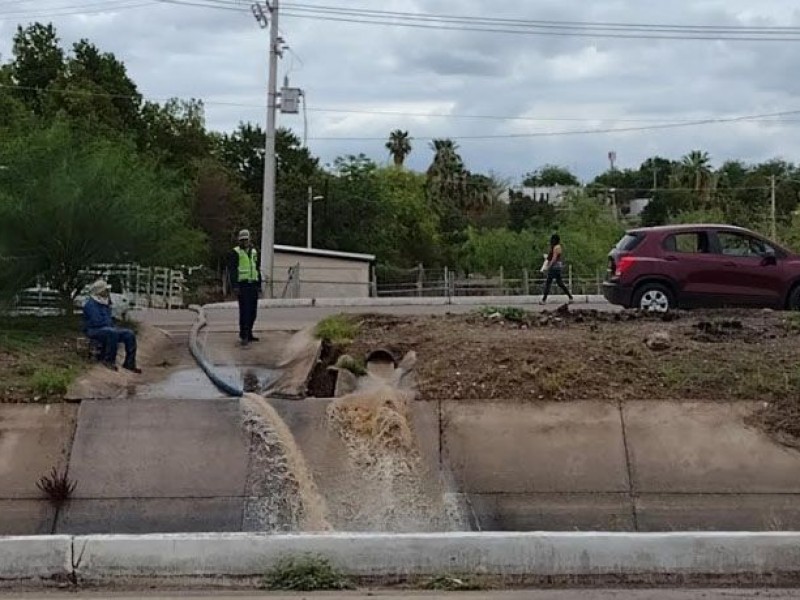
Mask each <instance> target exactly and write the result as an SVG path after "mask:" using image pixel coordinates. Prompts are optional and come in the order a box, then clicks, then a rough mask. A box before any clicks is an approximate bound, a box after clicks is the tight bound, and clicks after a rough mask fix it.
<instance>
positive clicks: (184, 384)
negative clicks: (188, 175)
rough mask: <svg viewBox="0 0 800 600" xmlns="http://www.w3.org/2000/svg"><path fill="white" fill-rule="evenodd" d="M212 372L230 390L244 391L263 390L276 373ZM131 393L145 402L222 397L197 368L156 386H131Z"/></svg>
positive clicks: (259, 370) (253, 370)
mask: <svg viewBox="0 0 800 600" xmlns="http://www.w3.org/2000/svg"><path fill="white" fill-rule="evenodd" d="M214 371H215V372H216V373H217V374H218V375H219V376H220V377H221V378H222V379H225V380H226V381H228V382H230V383H231V384H233V385H234V387H238V388H243V389H244V390H245V391H248V392H260V391H263V390H265V389H267V387H268V386H269V385H270V383H272V382H273V381H274V380H275V378H276V377H277V375H278V372H277V371H275V370H273V369H266V368H264V367H247V366H242V367H231V366H217V367H214ZM131 394H133V395H135V396H136V397H137V398H145V399H156V398H159V399H185V398H191V399H193V400H214V399H218V398H225V397H226V396H225V394H223V393H222V392H220V391H219V390H218V389H217V388H216V387H215V386H214V384H213V383H211V381H210V380H209V379H208V377H207V376H206V374H205V373H204V372H203V370H202V369H200V368H199V367H187V368H183V369H178V370H176V371H174V372H172V373H170V375H169V376H168V377H167V378H166V379H164V380H163V381H160V382H158V383H153V384H146V385H140V386H135V387H133V388H132V389H131Z"/></svg>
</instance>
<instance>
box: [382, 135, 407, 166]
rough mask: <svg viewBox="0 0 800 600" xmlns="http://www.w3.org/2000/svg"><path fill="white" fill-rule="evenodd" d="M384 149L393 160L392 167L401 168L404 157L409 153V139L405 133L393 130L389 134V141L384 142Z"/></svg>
mask: <svg viewBox="0 0 800 600" xmlns="http://www.w3.org/2000/svg"><path fill="white" fill-rule="evenodd" d="M386 149H387V150H389V154H390V155H391V156H392V159H393V160H394V166H396V167H398V168H399V167H402V166H403V163H404V162H405V160H406V157H407V156H408V155H409V154H410V153H411V138H410V137H409V136H408V132H407V131H403V130H402V129H395V130H394V131H392V132H391V133H390V134H389V141H388V142H386Z"/></svg>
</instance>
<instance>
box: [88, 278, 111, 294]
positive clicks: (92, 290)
mask: <svg viewBox="0 0 800 600" xmlns="http://www.w3.org/2000/svg"><path fill="white" fill-rule="evenodd" d="M110 289H111V286H110V285H108V283H107V282H106V281H105V280H103V279H98V280H97V281H95V282H94V283H93V284H92V285H91V286H90V287H89V294H90V295H92V296H97V295H99V294H102V293H103V292H105V291H106V290H110Z"/></svg>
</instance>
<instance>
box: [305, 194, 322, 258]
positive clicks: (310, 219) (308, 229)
mask: <svg viewBox="0 0 800 600" xmlns="http://www.w3.org/2000/svg"><path fill="white" fill-rule="evenodd" d="M323 198H324V196H315V195H314V189H313V188H312V187H311V186H308V215H307V216H306V219H307V221H308V222H307V224H306V248H309V249H311V248H313V247H314V246H313V245H312V243H311V234H312V232H313V223H314V210H313V205H314V202H316V201H317V200H322V199H323Z"/></svg>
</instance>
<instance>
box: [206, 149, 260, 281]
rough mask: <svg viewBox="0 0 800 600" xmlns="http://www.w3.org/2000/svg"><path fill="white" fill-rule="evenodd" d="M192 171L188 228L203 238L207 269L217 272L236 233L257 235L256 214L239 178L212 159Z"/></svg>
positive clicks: (250, 198) (220, 268) (258, 226)
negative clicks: (245, 230) (190, 224)
mask: <svg viewBox="0 0 800 600" xmlns="http://www.w3.org/2000/svg"><path fill="white" fill-rule="evenodd" d="M195 171H196V173H197V175H196V176H195V179H194V182H193V185H192V199H191V200H192V206H191V215H192V224H193V225H194V226H195V227H196V228H198V229H199V230H201V231H203V232H204V233H205V235H206V238H207V240H208V252H209V254H208V259H209V266H211V267H212V268H215V269H217V270H218V271H221V270H222V269H223V268H224V264H225V263H224V261H225V256H226V255H227V254H228V253H229V252H230V250H231V248H233V246H234V244H235V241H236V233H237V232H238V231H239V230H241V229H244V228H247V229H251V230H254V231H258V229H259V228H260V227H261V223H260V222H259V214H260V210H259V207H258V206H256V204H255V202H254V201H253V198H252V197H251V196H250V195H249V194H247V192H245V191H244V190H243V189H242V186H241V184H240V180H239V178H238V177H237V176H236V175H235V174H232V173H230V171H229V170H228V169H227V168H226V167H225V166H223V165H222V164H221V163H220V162H219V161H217V160H216V159H214V158H205V159H202V160H201V161H199V163H198V164H197V165H196V167H195Z"/></svg>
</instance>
